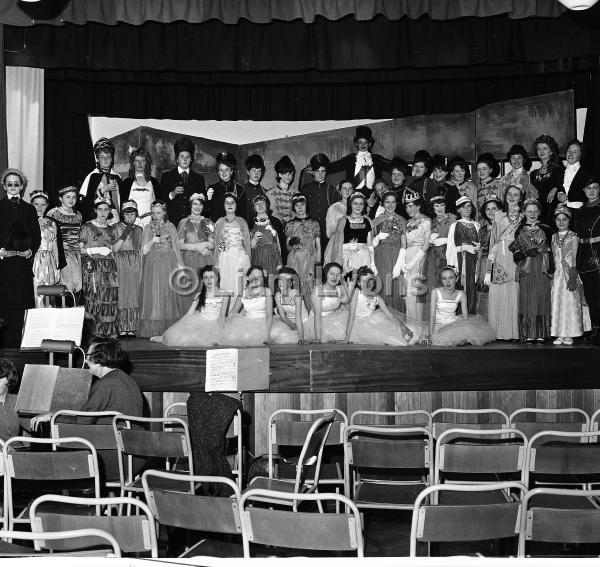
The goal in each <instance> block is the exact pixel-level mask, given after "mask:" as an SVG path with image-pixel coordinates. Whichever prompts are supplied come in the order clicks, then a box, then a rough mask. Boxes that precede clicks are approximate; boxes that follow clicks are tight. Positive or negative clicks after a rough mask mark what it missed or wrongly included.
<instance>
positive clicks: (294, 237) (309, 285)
mask: <svg viewBox="0 0 600 567" xmlns="http://www.w3.org/2000/svg"><path fill="white" fill-rule="evenodd" d="M306 209H307V206H306V197H305V196H304V195H302V193H296V194H295V195H294V197H293V199H292V212H293V215H294V216H293V217H292V219H291V220H290V221H288V222H287V223H286V225H285V239H286V242H287V248H288V256H287V266H288V268H292V269H294V270H295V271H296V273H297V274H298V276H299V277H300V290H299V291H300V293H301V294H302V297H304V301H305V303H307V304H308V301H309V300H308V298H309V297H310V293H311V291H312V290H313V288H314V287H315V281H316V280H315V267H316V265H317V264H319V263H320V262H321V229H320V227H319V223H318V222H317V221H316V220H314V219H312V218H310V217H309V216H308V214H307V212H306Z"/></svg>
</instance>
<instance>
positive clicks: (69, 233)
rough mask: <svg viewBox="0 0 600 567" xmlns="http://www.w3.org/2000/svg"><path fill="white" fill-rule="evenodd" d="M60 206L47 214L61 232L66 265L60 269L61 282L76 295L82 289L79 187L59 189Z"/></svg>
mask: <svg viewBox="0 0 600 567" xmlns="http://www.w3.org/2000/svg"><path fill="white" fill-rule="evenodd" d="M58 200H59V201H60V207H55V208H54V209H51V210H49V211H48V213H47V216H48V217H50V218H51V219H54V220H55V221H56V224H57V225H58V229H59V230H60V232H61V236H62V242H63V250H64V252H65V262H66V265H65V266H64V267H63V268H61V270H60V283H61V284H63V285H64V286H66V287H67V289H68V290H69V291H71V292H72V293H73V294H75V296H77V294H78V293H79V292H80V291H81V283H82V272H81V252H80V249H79V231H80V230H81V223H82V216H81V213H80V212H79V211H74V210H73V207H74V206H75V205H76V204H77V188H76V187H72V186H69V187H64V188H62V189H59V191H58Z"/></svg>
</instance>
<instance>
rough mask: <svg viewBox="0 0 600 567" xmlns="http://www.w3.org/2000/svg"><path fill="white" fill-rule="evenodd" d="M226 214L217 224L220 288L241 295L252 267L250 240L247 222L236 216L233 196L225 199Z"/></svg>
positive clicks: (216, 256) (216, 264) (230, 194)
mask: <svg viewBox="0 0 600 567" xmlns="http://www.w3.org/2000/svg"><path fill="white" fill-rule="evenodd" d="M224 207H225V215H224V216H223V217H221V218H220V219H219V220H218V221H217V222H216V223H215V253H214V261H213V264H214V266H215V267H216V268H217V269H218V270H219V275H220V278H221V288H222V289H224V290H225V291H228V292H230V293H233V295H234V296H238V295H240V294H241V293H242V291H243V289H244V281H243V280H244V277H243V275H244V273H245V271H246V270H247V269H248V266H250V255H251V240H252V239H251V238H250V230H249V229H248V223H246V220H245V219H243V218H242V217H241V216H239V215H238V214H237V200H236V198H235V196H234V195H233V193H229V194H228V195H227V196H226V197H225V202H224Z"/></svg>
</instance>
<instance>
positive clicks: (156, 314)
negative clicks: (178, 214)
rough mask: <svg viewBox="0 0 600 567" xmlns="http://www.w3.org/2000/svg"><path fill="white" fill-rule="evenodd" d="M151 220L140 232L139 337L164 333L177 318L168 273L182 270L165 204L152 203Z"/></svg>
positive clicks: (175, 303)
mask: <svg viewBox="0 0 600 567" xmlns="http://www.w3.org/2000/svg"><path fill="white" fill-rule="evenodd" d="M151 211H152V220H151V221H150V223H149V224H148V225H147V226H145V227H144V232H143V233H142V257H143V260H142V281H141V284H140V298H141V313H140V335H141V336H142V337H152V336H154V335H159V334H161V333H163V331H165V329H167V328H168V327H169V326H170V325H172V324H173V323H175V321H177V319H178V317H179V309H178V306H177V298H176V297H175V293H174V292H173V290H172V287H171V284H172V280H171V274H172V273H173V271H174V270H175V269H176V268H181V269H183V258H182V257H181V251H180V249H179V237H178V234H177V229H176V228H175V227H174V226H173V224H172V223H170V222H169V221H168V219H167V204H166V203H165V202H164V201H160V200H158V201H154V203H152V208H151Z"/></svg>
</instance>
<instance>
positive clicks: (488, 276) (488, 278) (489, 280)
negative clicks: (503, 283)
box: [483, 272, 492, 286]
mask: <svg viewBox="0 0 600 567" xmlns="http://www.w3.org/2000/svg"><path fill="white" fill-rule="evenodd" d="M483 283H484V284H485V285H487V286H489V285H491V283H492V274H490V273H489V272H486V274H485V276H484V278H483Z"/></svg>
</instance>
